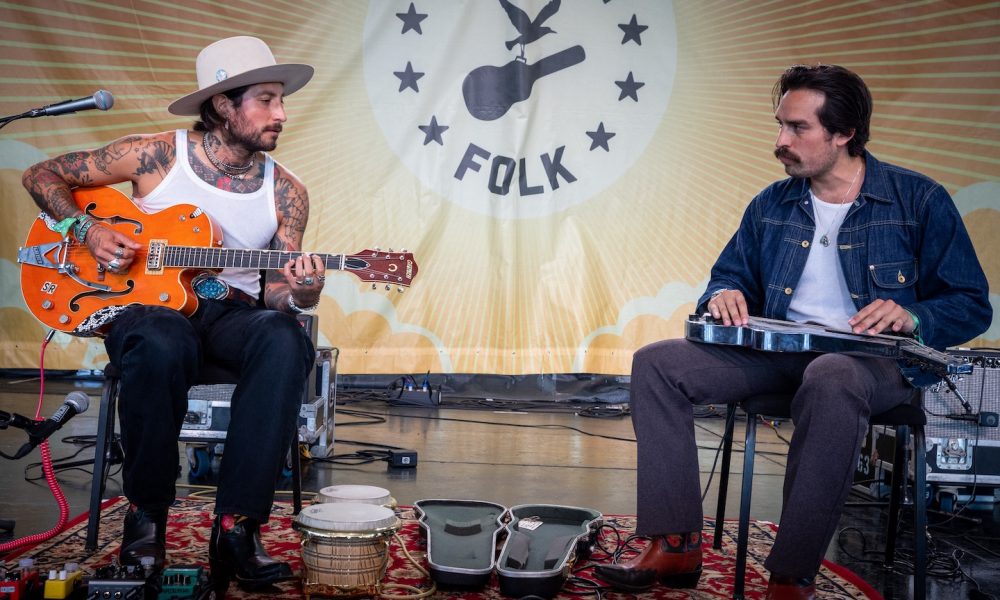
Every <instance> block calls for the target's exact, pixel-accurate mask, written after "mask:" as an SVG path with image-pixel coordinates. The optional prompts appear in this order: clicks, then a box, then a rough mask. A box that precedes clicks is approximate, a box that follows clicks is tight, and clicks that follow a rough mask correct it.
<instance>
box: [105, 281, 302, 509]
mask: <svg viewBox="0 0 1000 600" xmlns="http://www.w3.org/2000/svg"><path fill="white" fill-rule="evenodd" d="M104 344H105V347H106V348H107V351H108V355H109V357H110V359H111V362H112V363H113V364H115V365H116V366H118V367H119V369H120V370H121V372H122V378H121V386H120V389H119V402H118V415H119V419H120V421H121V430H122V444H123V446H124V449H125V465H124V469H123V474H122V478H123V483H124V491H125V495H126V496H127V497H128V499H129V501H131V502H132V503H134V504H136V505H138V506H141V507H143V508H151V509H155V508H165V507H167V506H169V505H170V504H171V503H172V502H173V501H174V497H175V481H176V478H177V465H178V463H179V460H180V456H179V452H178V447H177V437H178V436H179V435H180V431H181V425H182V424H183V419H184V415H185V413H186V412H187V391H188V388H189V387H191V386H192V385H194V384H195V383H196V382H197V377H198V369H199V366H200V365H201V363H202V361H203V360H210V361H211V362H213V363H218V364H221V365H223V366H225V367H227V368H229V369H231V370H235V371H237V372H238V373H240V381H239V383H238V384H237V386H236V390H235V392H234V394H233V397H232V406H231V409H230V423H229V429H228V432H227V435H226V451H225V453H224V454H223V458H222V466H221V470H220V473H219V489H218V494H217V496H216V503H215V512H216V513H217V514H229V513H237V514H242V515H246V516H248V517H251V518H254V519H257V520H260V521H267V519H268V516H269V515H270V512H271V503H272V501H273V500H274V484H275V481H276V479H277V477H278V475H279V473H280V471H281V469H282V467H283V465H284V459H285V455H286V451H287V449H288V448H289V446H290V444H291V442H292V437H293V433H294V429H293V428H294V427H295V422H296V419H297V418H298V413H299V407H300V406H301V402H302V394H303V392H304V389H305V382H306V378H307V376H308V374H309V371H310V369H311V367H312V364H313V362H314V357H315V351H314V349H313V347H312V343H311V342H310V340H309V339H308V338H307V337H306V335H305V333H304V331H303V330H302V327H301V326H300V325H299V324H298V322H297V321H296V320H295V318H294V317H293V316H291V315H288V314H284V313H281V312H277V311H273V310H262V309H259V308H254V307H251V306H249V305H247V304H243V303H241V302H238V301H232V300H201V301H200V305H199V307H198V310H197V311H196V312H195V313H194V314H193V315H192V316H191V317H190V318H188V317H185V316H184V315H182V314H180V313H179V312H176V311H173V310H170V309H166V308H162V307H156V306H134V307H132V308H129V309H128V310H127V311H125V312H124V313H123V314H122V315H121V316H119V317H118V318H117V319H116V320H115V321H114V323H113V324H112V327H111V330H110V331H109V334H108V337H107V338H106V339H105V341H104Z"/></svg>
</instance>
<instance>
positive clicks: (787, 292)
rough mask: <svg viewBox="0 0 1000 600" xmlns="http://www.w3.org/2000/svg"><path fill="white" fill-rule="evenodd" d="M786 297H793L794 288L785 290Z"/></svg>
mask: <svg viewBox="0 0 1000 600" xmlns="http://www.w3.org/2000/svg"><path fill="white" fill-rule="evenodd" d="M785 295H786V296H791V295H792V288H785Z"/></svg>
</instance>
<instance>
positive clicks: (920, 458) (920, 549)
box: [913, 425, 927, 600]
mask: <svg viewBox="0 0 1000 600" xmlns="http://www.w3.org/2000/svg"><path fill="white" fill-rule="evenodd" d="M926 452H927V451H926V448H925V446H924V428H923V427H922V426H920V425H916V426H914V427H913V470H914V477H913V479H914V483H913V486H914V488H915V489H914V491H913V545H914V566H913V598H914V600H924V597H925V596H926V594H927V579H926V575H927V495H926V487H927V453H926Z"/></svg>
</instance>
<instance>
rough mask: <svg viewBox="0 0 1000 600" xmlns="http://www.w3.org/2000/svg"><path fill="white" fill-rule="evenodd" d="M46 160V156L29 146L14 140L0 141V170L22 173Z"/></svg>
mask: <svg viewBox="0 0 1000 600" xmlns="http://www.w3.org/2000/svg"><path fill="white" fill-rule="evenodd" d="M46 158H48V155H46V154H45V153H44V152H42V151H41V150H39V149H38V148H35V147H34V146H32V145H31V144H25V143H24V142H18V141H16V140H0V169H15V170H17V171H23V170H25V169H27V168H28V167H30V166H31V165H33V164H35V163H37V162H40V161H43V160H45V159H46Z"/></svg>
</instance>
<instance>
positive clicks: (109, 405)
mask: <svg viewBox="0 0 1000 600" xmlns="http://www.w3.org/2000/svg"><path fill="white" fill-rule="evenodd" d="M118 383H119V380H118V379H117V378H115V379H109V380H108V381H107V382H106V383H105V385H104V390H103V391H102V392H101V409H100V413H99V417H98V419H97V440H96V442H95V444H94V475H93V478H92V480H91V484H90V514H89V515H88V516H87V541H86V545H85V549H86V550H87V552H93V551H95V550H97V533H98V530H99V529H100V526H101V499H102V498H101V497H102V496H103V495H104V486H105V483H106V482H107V477H108V468H109V467H110V465H109V464H108V455H109V454H110V452H111V444H112V443H114V435H115V409H116V404H117V402H116V399H117V397H118Z"/></svg>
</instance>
